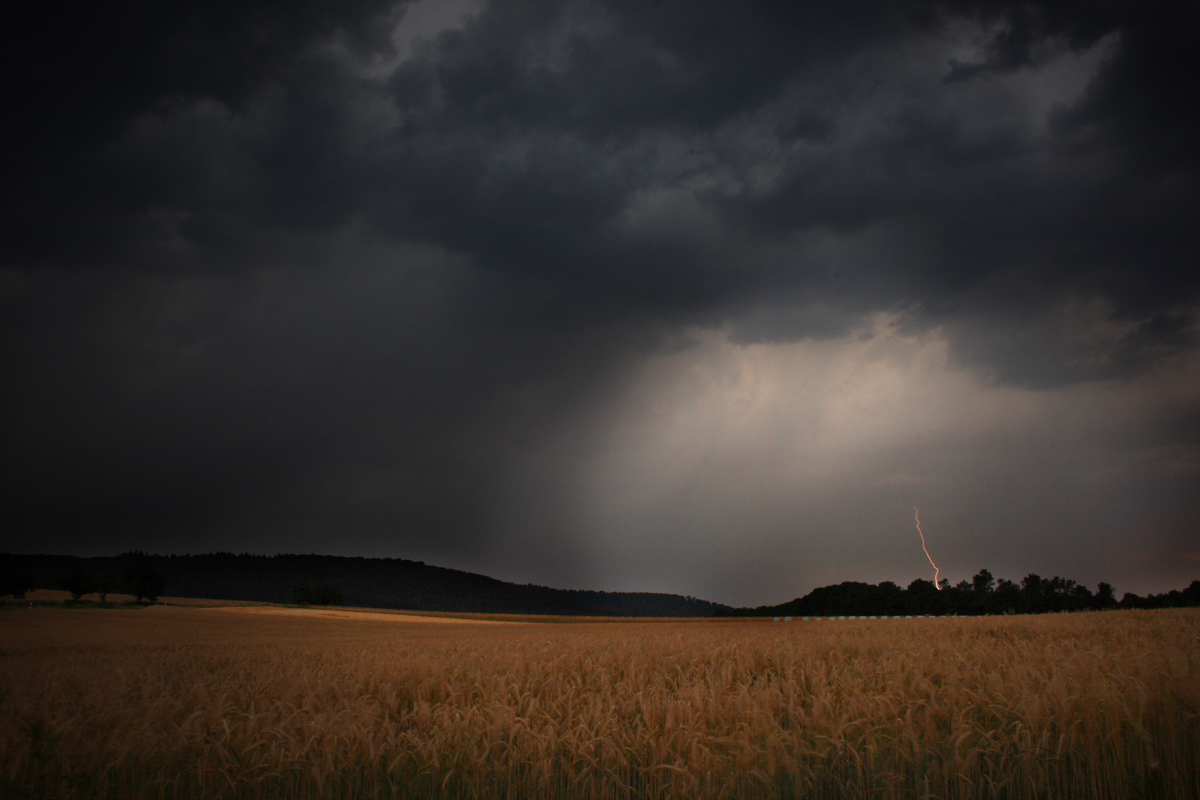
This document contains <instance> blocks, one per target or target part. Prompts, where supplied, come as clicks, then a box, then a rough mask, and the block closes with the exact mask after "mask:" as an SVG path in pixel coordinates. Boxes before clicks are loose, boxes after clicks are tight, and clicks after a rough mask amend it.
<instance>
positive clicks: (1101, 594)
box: [1092, 581, 1117, 608]
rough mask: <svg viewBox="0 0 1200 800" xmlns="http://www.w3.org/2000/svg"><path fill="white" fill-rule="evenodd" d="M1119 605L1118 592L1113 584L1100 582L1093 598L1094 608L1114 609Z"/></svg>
mask: <svg viewBox="0 0 1200 800" xmlns="http://www.w3.org/2000/svg"><path fill="white" fill-rule="evenodd" d="M1116 604H1117V598H1116V592H1115V590H1114V589H1113V587H1112V584H1109V583H1105V582H1103V581H1101V582H1100V585H1099V586H1097V587H1096V596H1095V597H1094V598H1092V607H1093V608H1112V607H1113V606H1115V605H1116Z"/></svg>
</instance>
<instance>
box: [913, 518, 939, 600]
mask: <svg viewBox="0 0 1200 800" xmlns="http://www.w3.org/2000/svg"><path fill="white" fill-rule="evenodd" d="M913 517H914V518H915V519H916V520H917V533H918V534H919V535H920V536H921V549H922V550H925V557H926V558H928V559H929V563H930V564H933V556H931V555H929V551H928V550H927V549H926V548H925V534H924V533H922V532H921V512H920V511H917V507H916V506H913ZM941 574H942V571H941V570H939V569H938V565H937V564H933V585H934V586H936V587H937V590H938V591H939V592H940V591H941V590H942V585H941V584H940V583H938V576H939V575H941Z"/></svg>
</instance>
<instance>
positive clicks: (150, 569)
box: [124, 561, 167, 603]
mask: <svg viewBox="0 0 1200 800" xmlns="http://www.w3.org/2000/svg"><path fill="white" fill-rule="evenodd" d="M124 577H125V590H126V591H128V592H129V593H130V594H131V595H133V596H134V597H136V598H137V601H138V602H139V603H140V602H142V600H147V601H149V602H151V603H153V602H154V601H156V600H158V598H160V597H162V596H163V592H165V591H166V588H167V579H166V578H164V577H163V574H162V573H161V572H159V571H158V570H157V569H155V568H154V566H153V565H152V564H151V563H150V562H148V561H141V562H138V563H136V564H134V565H133V566H131V567H130V568H129V569H127V570H125V576H124Z"/></svg>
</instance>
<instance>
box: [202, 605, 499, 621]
mask: <svg viewBox="0 0 1200 800" xmlns="http://www.w3.org/2000/svg"><path fill="white" fill-rule="evenodd" d="M205 610H206V611H216V612H221V613H226V614H264V615H270V616H283V617H324V618H326V619H363V620H366V619H369V620H382V621H384V622H435V623H436V622H442V623H447V624H461V625H520V624H521V623H520V622H516V621H512V620H498V619H472V618H470V617H436V616H424V615H421V614H405V613H402V612H391V611H352V610H347V609H334V608H277V607H271V606H215V607H212V608H208V609H205Z"/></svg>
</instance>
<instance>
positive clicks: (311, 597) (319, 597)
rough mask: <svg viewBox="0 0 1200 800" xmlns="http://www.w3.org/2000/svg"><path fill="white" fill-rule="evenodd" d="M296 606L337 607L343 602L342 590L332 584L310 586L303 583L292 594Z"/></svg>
mask: <svg viewBox="0 0 1200 800" xmlns="http://www.w3.org/2000/svg"><path fill="white" fill-rule="evenodd" d="M292 596H293V597H294V598H295V599H296V605H300V606H336V605H340V604H341V602H342V590H341V589H339V588H338V587H337V586H335V585H334V584H332V583H318V584H317V585H316V586H309V585H308V584H307V583H302V584H300V585H299V586H297V587H296V590H295V591H294V592H293V593H292Z"/></svg>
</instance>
